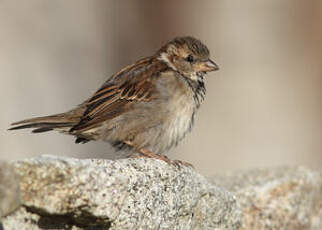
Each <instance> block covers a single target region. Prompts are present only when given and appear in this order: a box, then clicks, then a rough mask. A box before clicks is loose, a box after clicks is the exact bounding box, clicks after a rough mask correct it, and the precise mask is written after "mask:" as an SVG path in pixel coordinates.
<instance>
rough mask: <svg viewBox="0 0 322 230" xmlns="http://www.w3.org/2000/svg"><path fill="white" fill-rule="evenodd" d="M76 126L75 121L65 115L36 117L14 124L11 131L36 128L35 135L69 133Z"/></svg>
mask: <svg viewBox="0 0 322 230" xmlns="http://www.w3.org/2000/svg"><path fill="white" fill-rule="evenodd" d="M74 124H75V120H74V119H68V118H67V117H65V116H64V114H57V115H53V116H47V117H36V118H31V119H27V120H23V121H18V122H15V123H12V124H11V125H12V126H14V127H11V128H9V130H17V129H27V128H34V130H33V131H32V132H33V133H41V132H47V131H51V130H55V129H56V130H60V131H67V130H68V129H70V128H71V127H72V126H73V125H74Z"/></svg>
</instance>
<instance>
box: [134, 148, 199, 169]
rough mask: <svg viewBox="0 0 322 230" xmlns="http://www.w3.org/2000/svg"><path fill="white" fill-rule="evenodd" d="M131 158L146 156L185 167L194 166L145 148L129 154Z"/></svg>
mask: <svg viewBox="0 0 322 230" xmlns="http://www.w3.org/2000/svg"><path fill="white" fill-rule="evenodd" d="M130 157H131V158H142V157H147V158H154V159H158V160H162V161H164V162H166V163H168V164H171V165H174V166H177V167H179V168H180V167H181V166H185V167H190V168H194V167H193V165H192V164H190V163H187V162H184V161H180V160H170V159H169V158H168V157H167V156H165V155H160V154H155V153H152V152H151V151H149V150H147V149H140V152H139V153H134V154H132V155H131V156H130Z"/></svg>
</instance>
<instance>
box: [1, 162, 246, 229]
mask: <svg viewBox="0 0 322 230" xmlns="http://www.w3.org/2000/svg"><path fill="white" fill-rule="evenodd" d="M14 167H15V170H16V172H17V174H19V175H20V177H21V181H20V187H21V191H22V192H21V196H22V200H23V204H24V206H22V207H21V208H20V209H19V210H18V211H16V212H14V213H12V214H10V215H9V216H7V217H6V218H4V219H3V220H2V222H3V225H4V229H5V230H11V229H20V230H23V229H95V230H98V229H110V230H112V229H113V230H114V229H122V230H126V229H131V230H134V229H174V230H176V229H180V230H181V229H182V230H189V229H191V230H192V229H193V230H198V229H200V230H201V229H224V230H225V229H229V230H234V229H239V227H240V226H241V212H240V207H239V204H238V203H237V202H236V199H235V197H234V196H233V195H232V194H231V193H230V192H227V191H226V190H225V189H221V188H218V187H216V186H214V185H212V184H210V183H209V182H208V181H207V180H206V179H205V178H204V177H202V176H201V175H199V174H198V173H196V172H195V170H193V169H190V168H177V167H176V166H172V165H168V164H166V163H164V162H162V161H159V160H153V159H125V160H117V161H111V160H103V159H89V160H78V159H72V158H58V157H52V156H42V157H39V158H34V159H29V160H24V161H20V162H17V163H15V165H14Z"/></svg>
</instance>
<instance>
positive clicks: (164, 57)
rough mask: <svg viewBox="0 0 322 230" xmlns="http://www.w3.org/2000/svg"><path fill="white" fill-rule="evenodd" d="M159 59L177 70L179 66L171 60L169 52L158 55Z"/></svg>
mask: <svg viewBox="0 0 322 230" xmlns="http://www.w3.org/2000/svg"><path fill="white" fill-rule="evenodd" d="M158 59H159V60H162V61H164V62H165V63H167V65H168V66H169V67H170V68H172V69H173V70H175V71H177V68H176V67H175V66H174V65H173V64H172V63H171V62H170V60H169V58H168V54H167V53H161V54H160V57H158Z"/></svg>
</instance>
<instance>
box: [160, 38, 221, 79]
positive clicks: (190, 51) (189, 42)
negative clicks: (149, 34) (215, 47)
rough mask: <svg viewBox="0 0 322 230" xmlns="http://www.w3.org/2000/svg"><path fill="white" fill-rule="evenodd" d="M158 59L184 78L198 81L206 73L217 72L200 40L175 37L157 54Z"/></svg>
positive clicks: (215, 65)
mask: <svg viewBox="0 0 322 230" xmlns="http://www.w3.org/2000/svg"><path fill="white" fill-rule="evenodd" d="M157 55H158V58H159V59H160V60H162V61H164V62H165V63H166V64H167V65H168V66H169V67H170V68H172V69H173V70H175V71H177V72H179V73H180V74H181V75H183V76H184V77H186V78H189V79H191V80H195V81H198V80H199V78H200V77H201V78H202V77H203V76H204V75H205V74H206V73H207V72H210V71H215V70H218V69H219V68H218V66H217V64H216V63H215V62H213V61H212V60H211V59H210V58H209V50H208V48H207V46H205V45H204V44H203V43H202V42H201V41H200V40H198V39H195V38H193V37H190V36H187V37H177V38H175V39H173V40H171V41H169V42H168V43H167V44H166V45H164V46H163V47H162V48H161V49H160V50H159V51H158V53H157Z"/></svg>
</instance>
